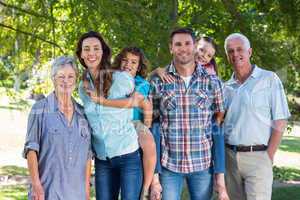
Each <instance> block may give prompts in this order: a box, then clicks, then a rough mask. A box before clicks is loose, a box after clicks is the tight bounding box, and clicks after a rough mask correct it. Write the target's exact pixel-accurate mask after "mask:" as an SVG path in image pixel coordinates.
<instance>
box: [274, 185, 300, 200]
mask: <svg viewBox="0 0 300 200" xmlns="http://www.w3.org/2000/svg"><path fill="white" fill-rule="evenodd" d="M299 197H300V187H296V186H291V187H284V188H275V189H273V193H272V200H297V199H299Z"/></svg>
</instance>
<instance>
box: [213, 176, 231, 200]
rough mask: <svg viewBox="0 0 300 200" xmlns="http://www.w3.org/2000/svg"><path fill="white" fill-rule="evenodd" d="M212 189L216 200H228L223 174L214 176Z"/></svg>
mask: <svg viewBox="0 0 300 200" xmlns="http://www.w3.org/2000/svg"><path fill="white" fill-rule="evenodd" d="M214 187H215V191H216V192H217V194H218V200H229V196H228V194H227V190H226V186H225V179H224V174H221V173H220V174H216V175H215V177H214Z"/></svg>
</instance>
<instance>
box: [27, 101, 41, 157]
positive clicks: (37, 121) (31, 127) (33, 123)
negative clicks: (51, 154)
mask: <svg viewBox="0 0 300 200" xmlns="http://www.w3.org/2000/svg"><path fill="white" fill-rule="evenodd" d="M42 115H43V110H42V108H38V106H35V105H34V106H33V107H32V109H31V112H30V114H29V117H28V123H27V134H26V139H25V145H24V150H23V157H24V158H27V153H28V151H29V150H34V151H36V152H37V153H39V150H40V138H41V135H42Z"/></svg>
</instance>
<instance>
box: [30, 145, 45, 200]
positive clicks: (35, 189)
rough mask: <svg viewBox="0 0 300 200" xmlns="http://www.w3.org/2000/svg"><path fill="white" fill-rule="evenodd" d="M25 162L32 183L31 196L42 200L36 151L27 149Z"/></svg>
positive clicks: (42, 192) (43, 197)
mask: <svg viewBox="0 0 300 200" xmlns="http://www.w3.org/2000/svg"><path fill="white" fill-rule="evenodd" d="M27 164H28V170H29V175H30V179H31V183H32V196H33V197H34V200H44V199H45V196H44V189H43V186H42V184H41V181H40V177H39V169H38V159H37V153H36V152H35V151H33V150H29V151H28V153H27Z"/></svg>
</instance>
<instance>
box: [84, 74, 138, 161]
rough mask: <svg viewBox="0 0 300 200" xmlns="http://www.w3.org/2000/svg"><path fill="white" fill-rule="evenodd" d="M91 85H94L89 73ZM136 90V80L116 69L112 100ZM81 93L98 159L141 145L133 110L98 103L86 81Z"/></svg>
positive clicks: (124, 152)
mask: <svg viewBox="0 0 300 200" xmlns="http://www.w3.org/2000/svg"><path fill="white" fill-rule="evenodd" d="M87 78H88V80H89V82H90V86H91V88H94V85H93V81H92V79H91V76H90V75H88V77H87ZM133 91H134V80H133V77H132V76H130V75H129V74H128V73H127V72H115V73H114V74H113V81H112V85H111V87H110V89H109V94H108V99H119V98H126V97H128V95H130V94H131V93H132V92H133ZM79 96H80V98H81V100H82V102H83V105H84V111H85V114H86V116H87V118H88V121H89V123H90V125H91V127H92V129H93V132H92V136H93V137H92V144H93V149H94V150H95V152H96V156H97V158H99V159H101V160H105V159H106V158H107V157H108V158H112V157H115V156H120V155H124V154H128V153H132V152H134V151H136V150H137V149H138V148H139V145H138V141H137V134H136V131H135V128H134V125H133V123H132V117H133V109H132V108H131V109H128V108H113V107H107V106H102V105H100V104H96V103H94V102H93V101H92V100H91V99H90V97H89V96H88V95H87V94H86V92H85V89H84V88H83V83H82V82H80V84H79Z"/></svg>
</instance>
